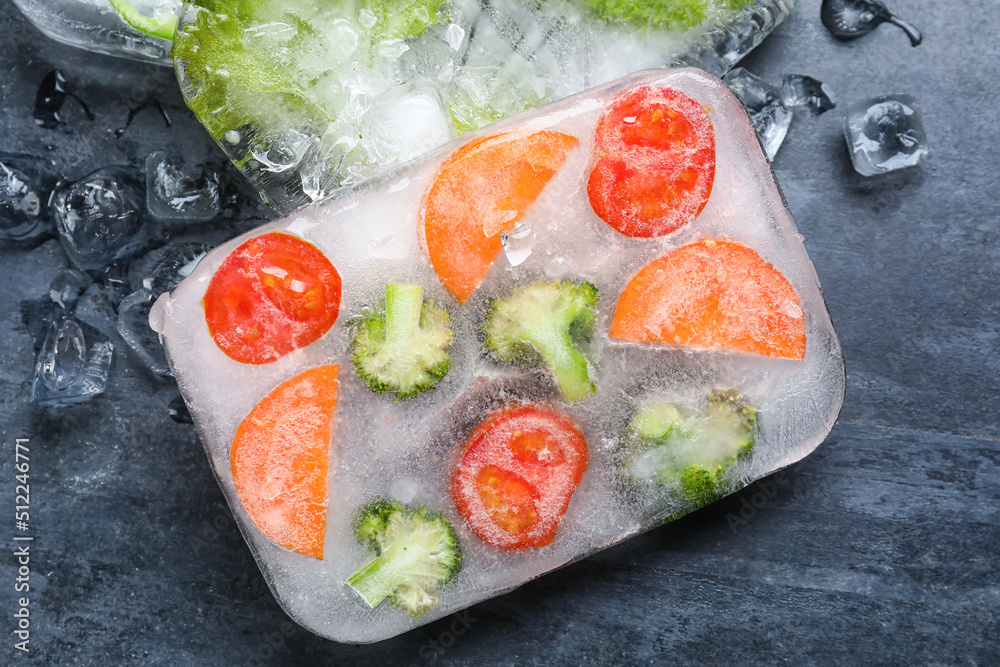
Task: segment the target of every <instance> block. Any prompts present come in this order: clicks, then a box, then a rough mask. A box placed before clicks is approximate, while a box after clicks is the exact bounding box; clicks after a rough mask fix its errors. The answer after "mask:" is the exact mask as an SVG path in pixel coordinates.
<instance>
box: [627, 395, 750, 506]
mask: <svg viewBox="0 0 1000 667" xmlns="http://www.w3.org/2000/svg"><path fill="white" fill-rule="evenodd" d="M757 430H758V424H757V410H756V409H755V408H754V407H752V406H750V405H749V404H747V403H746V401H745V400H743V398H741V397H740V395H739V393H738V392H737V391H736V390H735V389H728V390H725V391H714V392H712V393H711V395H710V396H709V397H708V400H707V401H706V402H705V404H704V405H703V406H702V408H701V409H700V410H685V409H683V408H681V407H678V406H676V405H674V404H672V403H670V402H668V401H666V400H663V399H660V398H654V399H650V400H647V401H645V402H644V403H643V404H642V405H641V406H640V407H639V409H638V411H637V412H636V414H635V416H634V417H633V419H632V421H631V423H630V431H631V434H632V437H631V438H630V439H629V441H630V442H629V444H628V445H626V447H625V451H624V454H623V455H621V456H620V457H619V459H620V461H621V465H620V467H621V472H622V473H623V477H624V478H625V479H626V480H627V481H629V482H630V483H631V484H632V485H639V486H644V485H648V484H653V485H656V486H658V487H660V488H662V489H673V490H674V491H676V492H678V493H679V494H680V495H681V496H682V497H683V498H684V499H685V500H687V501H688V502H690V503H692V504H694V505H695V506H697V507H702V506H704V505H708V504H709V503H712V502H714V501H716V500H718V499H719V498H722V497H723V496H725V495H726V494H727V493H729V492H730V491H731V490H732V489H731V488H730V486H731V484H730V482H729V481H728V480H727V473H728V471H729V469H730V468H731V467H732V466H733V465H735V464H736V462H737V461H739V460H741V459H743V458H746V457H747V456H749V455H750V453H751V452H752V450H753V446H754V441H755V439H756V436H757Z"/></svg>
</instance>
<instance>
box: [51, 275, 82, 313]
mask: <svg viewBox="0 0 1000 667" xmlns="http://www.w3.org/2000/svg"><path fill="white" fill-rule="evenodd" d="M91 282H92V281H91V280H90V276H88V275H87V274H86V273H84V272H83V271H78V270H76V269H64V270H62V271H60V272H59V273H57V274H56V277H55V278H53V279H52V282H51V283H49V297H50V298H51V299H52V301H54V302H55V303H57V304H58V305H59V307H60V308H62V309H63V310H66V311H71V310H73V307H74V306H75V305H76V302H77V300H78V299H79V298H80V295H81V294H82V293H83V291H84V290H85V289H87V287H89V286H90V283H91Z"/></svg>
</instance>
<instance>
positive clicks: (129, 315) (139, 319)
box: [117, 288, 171, 377]
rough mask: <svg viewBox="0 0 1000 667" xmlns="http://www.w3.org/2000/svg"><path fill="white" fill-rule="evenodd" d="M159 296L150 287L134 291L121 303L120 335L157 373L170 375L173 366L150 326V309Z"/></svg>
mask: <svg viewBox="0 0 1000 667" xmlns="http://www.w3.org/2000/svg"><path fill="white" fill-rule="evenodd" d="M154 301H156V295H154V294H153V293H152V292H151V291H149V290H147V289H145V288H144V289H141V290H139V291H138V292H133V293H132V294H129V295H128V296H127V297H125V298H124V299H122V302H121V303H120V304H119V305H118V326H117V330H118V335H120V336H121V337H122V340H124V341H125V344H126V345H128V346H129V348H130V349H131V350H132V351H133V352H134V353H135V354H136V356H137V357H139V359H140V360H141V361H142V363H143V364H145V366H146V368H148V369H149V370H151V371H152V372H153V373H155V374H156V375H162V376H168V377H169V376H170V375H171V372H170V366H169V365H168V364H167V357H166V355H165V354H164V352H163V346H162V345H160V339H159V337H158V336H157V335H156V333H155V332H154V331H153V330H152V329H151V328H150V326H149V311H150V308H151V307H152V305H153V302H154Z"/></svg>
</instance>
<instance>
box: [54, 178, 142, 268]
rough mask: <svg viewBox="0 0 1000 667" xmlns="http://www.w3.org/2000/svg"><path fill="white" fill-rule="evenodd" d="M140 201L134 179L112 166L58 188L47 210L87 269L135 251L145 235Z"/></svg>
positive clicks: (72, 255)
mask: <svg viewBox="0 0 1000 667" xmlns="http://www.w3.org/2000/svg"><path fill="white" fill-rule="evenodd" d="M140 201H142V198H141V189H140V188H139V186H138V184H137V183H136V182H135V181H134V180H133V179H132V178H130V177H129V176H128V175H127V173H126V172H125V170H123V169H116V168H105V169H99V170H98V171H95V172H94V173H92V174H90V175H88V176H84V177H83V178H81V179H80V180H79V181H76V182H75V183H72V184H71V185H69V186H66V187H64V188H61V189H59V190H57V191H56V192H55V193H54V194H53V196H52V200H51V202H50V212H51V215H52V217H53V218H54V219H55V221H56V228H57V229H58V230H59V238H60V241H62V244H63V249H64V250H65V251H66V254H67V255H68V256H69V258H70V260H71V261H72V262H73V263H74V264H75V265H76V266H77V267H78V268H80V269H83V270H85V271H86V270H91V269H99V268H102V267H104V266H107V265H108V264H110V263H111V262H113V261H115V260H118V259H122V258H125V257H128V256H130V255H132V254H134V253H136V252H138V251H139V250H140V249H141V248H142V246H143V245H144V244H145V243H146V242H147V241H148V240H149V231H148V230H147V229H146V228H145V227H146V226H145V225H144V224H143V210H142V207H141V205H140V204H139V202H140Z"/></svg>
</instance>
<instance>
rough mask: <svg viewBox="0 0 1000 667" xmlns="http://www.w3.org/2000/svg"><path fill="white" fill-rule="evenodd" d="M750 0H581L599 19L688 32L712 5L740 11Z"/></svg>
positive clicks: (702, 19) (700, 20)
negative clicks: (712, 0) (713, 0)
mask: <svg viewBox="0 0 1000 667" xmlns="http://www.w3.org/2000/svg"><path fill="white" fill-rule="evenodd" d="M748 1H749V0H717V1H715V2H710V1H709V0H642V1H640V0H578V2H580V3H581V4H582V5H583V6H585V7H587V8H589V9H590V10H591V11H593V12H594V13H595V14H597V16H599V17H601V18H602V19H604V20H606V21H610V22H628V23H631V24H633V25H636V26H640V27H642V26H648V27H650V28H667V29H675V30H677V29H679V30H686V29H688V28H693V27H694V26H696V25H698V24H699V23H701V22H702V21H704V20H705V18H706V17H707V16H708V13H709V7H710V5H715V6H716V7H718V8H719V9H723V10H725V9H728V10H730V11H738V10H740V9H742V8H743V5H745V4H746V3H747V2H748Z"/></svg>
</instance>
